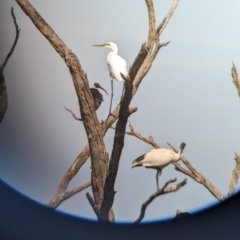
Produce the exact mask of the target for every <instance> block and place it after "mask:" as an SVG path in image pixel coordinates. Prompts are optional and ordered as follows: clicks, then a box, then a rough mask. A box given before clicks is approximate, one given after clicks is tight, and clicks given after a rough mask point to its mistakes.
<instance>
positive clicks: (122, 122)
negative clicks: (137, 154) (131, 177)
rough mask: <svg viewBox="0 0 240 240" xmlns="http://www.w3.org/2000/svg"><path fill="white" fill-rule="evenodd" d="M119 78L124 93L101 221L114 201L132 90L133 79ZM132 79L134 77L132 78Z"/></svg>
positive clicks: (106, 218)
mask: <svg viewBox="0 0 240 240" xmlns="http://www.w3.org/2000/svg"><path fill="white" fill-rule="evenodd" d="M129 75H133V73H132V72H131V71H130V72H129ZM121 76H122V77H123V78H124V80H125V83H124V84H125V91H124V96H123V99H122V101H121V104H120V110H119V118H118V121H117V126H116V131H115V136H114V143H113V150H112V154H111V158H110V162H109V167H108V172H107V178H106V182H105V186H104V198H103V202H102V206H101V219H102V220H103V221H107V220H108V215H109V211H110V209H111V207H112V205H113V201H114V195H115V193H116V192H115V190H114V185H115V180H116V177H117V173H118V166H119V161H120V157H121V154H122V149H123V146H124V138H125V130H126V125H127V120H128V117H129V112H128V107H129V104H130V102H131V99H132V89H133V79H134V78H130V77H129V76H124V75H122V74H121ZM133 77H134V76H133Z"/></svg>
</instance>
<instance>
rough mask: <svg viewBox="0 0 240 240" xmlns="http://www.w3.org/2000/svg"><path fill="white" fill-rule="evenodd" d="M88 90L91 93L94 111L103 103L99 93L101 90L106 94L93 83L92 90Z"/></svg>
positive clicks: (97, 84) (98, 85)
mask: <svg viewBox="0 0 240 240" xmlns="http://www.w3.org/2000/svg"><path fill="white" fill-rule="evenodd" d="M90 90H91V93H92V97H93V102H94V108H95V111H96V110H97V109H98V108H99V107H100V105H101V103H102V102H103V96H102V94H101V93H100V90H103V91H104V92H105V93H106V94H108V93H107V91H106V90H105V89H104V88H103V87H101V86H100V84H99V83H94V84H93V88H90Z"/></svg>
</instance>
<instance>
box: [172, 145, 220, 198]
mask: <svg viewBox="0 0 240 240" xmlns="http://www.w3.org/2000/svg"><path fill="white" fill-rule="evenodd" d="M168 145H169V146H170V147H171V148H172V149H173V150H174V151H175V152H177V149H175V148H174V147H173V146H172V145H171V144H169V143H168ZM182 162H183V163H184V165H185V166H186V167H187V168H188V169H189V170H190V171H191V172H192V173H193V180H195V181H196V182H198V183H201V184H202V185H203V186H204V187H205V188H207V189H208V191H209V192H210V193H211V194H212V195H213V196H214V197H215V198H217V199H218V200H219V201H223V199H224V196H223V195H222V193H221V192H220V191H219V190H218V188H217V187H216V186H214V185H213V184H212V183H211V182H210V181H209V180H208V179H207V178H206V177H205V176H204V175H203V174H201V173H200V172H198V171H197V170H196V169H195V168H194V167H193V166H192V165H191V163H190V162H189V161H188V160H187V158H186V157H184V156H182ZM174 165H175V164H174ZM177 170H178V169H177ZM178 171H179V170H178Z"/></svg>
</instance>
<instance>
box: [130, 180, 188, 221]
mask: <svg viewBox="0 0 240 240" xmlns="http://www.w3.org/2000/svg"><path fill="white" fill-rule="evenodd" d="M176 181H177V179H176V178H175V179H170V180H169V181H167V182H166V183H165V184H164V186H163V187H162V188H161V189H159V190H158V191H157V192H155V193H153V194H152V195H151V196H150V197H149V198H148V199H147V200H146V201H145V202H144V203H143V204H142V207H141V211H140V215H139V217H138V218H137V220H136V221H135V222H134V224H139V223H140V222H141V221H142V219H143V218H144V216H145V212H146V208H147V206H148V205H149V204H150V203H151V202H152V201H153V200H154V199H155V198H156V197H158V196H160V195H163V194H166V193H171V192H176V191H177V190H178V189H180V188H181V187H183V186H185V185H186V183H187V179H184V180H183V181H182V182H180V183H178V184H176V185H174V186H171V187H168V188H167V186H168V185H169V184H170V183H173V182H176Z"/></svg>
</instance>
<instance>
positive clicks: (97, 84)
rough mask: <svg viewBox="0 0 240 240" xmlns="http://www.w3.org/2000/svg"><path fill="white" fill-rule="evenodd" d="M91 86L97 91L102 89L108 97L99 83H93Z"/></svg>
mask: <svg viewBox="0 0 240 240" xmlns="http://www.w3.org/2000/svg"><path fill="white" fill-rule="evenodd" d="M93 86H94V87H95V88H96V89H98V90H99V89H102V90H103V91H104V92H105V93H106V94H107V95H108V93H107V91H106V90H105V89H104V88H103V87H101V86H100V84H99V83H94V84H93Z"/></svg>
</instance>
